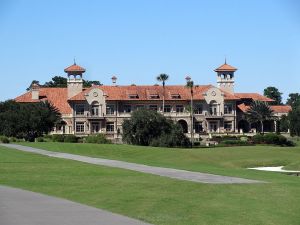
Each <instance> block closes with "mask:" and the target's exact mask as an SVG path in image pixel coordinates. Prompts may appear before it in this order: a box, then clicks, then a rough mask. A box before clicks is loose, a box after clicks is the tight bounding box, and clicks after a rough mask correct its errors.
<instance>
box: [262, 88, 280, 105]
mask: <svg viewBox="0 0 300 225" xmlns="http://www.w3.org/2000/svg"><path fill="white" fill-rule="evenodd" d="M281 95H282V93H281V92H280V91H279V90H278V89H277V88H276V87H267V88H265V89H264V96H266V97H268V98H271V99H273V100H274V102H272V103H271V104H272V105H282V97H281Z"/></svg>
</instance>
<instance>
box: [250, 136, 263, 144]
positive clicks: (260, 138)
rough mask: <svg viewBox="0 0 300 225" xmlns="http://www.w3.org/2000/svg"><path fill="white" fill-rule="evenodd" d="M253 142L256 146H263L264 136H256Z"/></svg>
mask: <svg viewBox="0 0 300 225" xmlns="http://www.w3.org/2000/svg"><path fill="white" fill-rule="evenodd" d="M252 141H253V143H254V144H262V143H264V136H263V135H261V134H256V135H254V136H253V137H252Z"/></svg>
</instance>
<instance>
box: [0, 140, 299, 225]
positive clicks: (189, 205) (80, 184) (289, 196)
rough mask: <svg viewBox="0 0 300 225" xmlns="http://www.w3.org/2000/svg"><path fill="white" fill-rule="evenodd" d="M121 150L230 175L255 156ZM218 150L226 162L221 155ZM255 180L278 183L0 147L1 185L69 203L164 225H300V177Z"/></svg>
mask: <svg viewBox="0 0 300 225" xmlns="http://www.w3.org/2000/svg"><path fill="white" fill-rule="evenodd" d="M59 145H61V146H64V147H66V146H72V145H68V144H58V146H59ZM78 146H79V145H78ZM87 146H88V145H87ZM87 146H85V147H84V148H86V147H87ZM92 147H93V146H92V145H91V146H90V148H92ZM114 147H115V148H116V149H117V148H122V146H121V147H120V146H119V147H116V146H114V145H111V146H109V147H108V148H114ZM123 147H124V148H126V149H127V150H126V151H127V154H129V153H130V152H131V151H132V152H131V153H130V154H129V155H127V156H126V157H128V158H130V155H132V156H134V155H135V157H133V158H136V159H139V160H141V161H143V160H145V161H147V158H149V161H150V162H151V163H154V161H155V158H156V157H157V158H160V157H162V158H165V161H163V162H168V164H169V165H175V164H176V165H178V166H182V167H186V166H188V161H191V163H192V164H193V166H192V167H191V168H194V169H201V168H209V166H208V165H209V163H212V165H213V166H212V168H215V167H216V168H217V167H218V166H219V167H220V168H221V167H223V170H224V171H227V170H229V171H231V170H234V169H235V170H237V171H244V170H241V169H238V168H237V167H238V166H239V165H244V163H243V161H244V160H246V159H247V155H249V154H250V152H248V151H250V150H245V156H244V155H243V151H242V150H243V149H240V150H236V151H241V152H240V153H239V154H238V152H235V150H232V149H230V148H229V149H223V151H224V152H223V154H221V153H220V152H219V151H221V149H215V150H216V151H215V150H205V152H204V153H203V154H204V155H202V154H201V153H202V152H201V151H202V150H191V151H190V152H185V150H174V152H173V153H174V154H175V155H177V156H181V157H182V158H181V159H179V160H175V157H174V158H173V159H169V161H168V160H167V159H166V158H167V155H165V154H167V153H165V152H164V151H163V150H160V149H154V150H153V151H154V152H153V153H152V154H151V153H150V152H147V151H149V150H150V149H147V150H146V149H144V150H138V149H139V148H133V150H131V151H130V147H131V146H123ZM106 149H107V148H106ZM106 151H107V153H106V154H112V153H109V151H113V150H112V149H111V150H106ZM140 151H141V152H140ZM166 151H170V152H169V153H168V154H169V155H170V153H172V150H166ZM188 151H189V150H188ZM198 151H200V153H198ZM214 151H215V152H214ZM227 151H228V153H226V154H225V152H227ZM257 151H263V152H264V153H263V154H262V156H263V155H266V154H267V152H265V151H269V153H270V155H271V153H272V151H273V150H270V149H267V150H264V149H263V148H262V149H254V152H253V153H254V154H258V153H257ZM121 152H122V151H121V150H119V151H118V152H117V153H114V154H116V155H121V156H118V157H124V156H122V154H121ZM213 153H215V154H217V155H219V157H221V156H223V157H224V158H218V157H216V156H214V155H213ZM232 153H235V154H232ZM275 153H276V155H278V157H279V156H280V154H281V155H282V156H283V157H287V156H285V154H284V151H283V150H278V152H275ZM123 154H125V153H123ZM155 154H158V155H159V156H160V157H159V156H154V155H155ZM227 154H228V155H227ZM230 154H232V156H231V157H229V155H230ZM290 154H292V155H294V157H296V156H297V154H298V153H297V152H296V151H294V150H292V151H291V152H290ZM143 155H144V156H143ZM115 157H116V156H115ZM185 157H187V159H185ZM195 157H196V159H195ZM205 157H208V158H207V159H204V158H205ZM290 157H291V158H292V156H290ZM252 160H254V159H253V157H252V158H251V162H252ZM172 161H175V163H171V162H172ZM181 161H184V163H180V162H181ZM195 161H196V162H199V163H201V162H206V163H207V167H205V166H204V167H201V166H200V167H197V166H196V165H197V163H196V162H195ZM215 161H216V162H215ZM163 162H161V163H163ZM222 162H223V163H222ZM237 165H238V166H237ZM229 173H231V172H229ZM239 173H242V172H239ZM250 175H251V176H257V177H260V178H264V179H265V180H269V181H272V182H271V183H267V184H242V185H241V184H231V185H212V184H201V183H193V182H187V181H178V180H174V179H168V178H164V177H159V176H154V175H147V174H143V173H137V172H132V171H127V170H121V169H115V168H108V167H102V166H96V165H89V164H85V163H80V162H75V161H71V160H63V159H56V158H51V157H46V156H41V155H37V154H30V153H24V152H20V151H16V150H12V149H7V148H5V147H1V146H0V184H4V185H8V186H13V187H19V188H23V189H26V190H31V191H36V192H40V193H45V194H49V195H53V196H58V197H62V198H66V199H70V200H73V201H77V202H80V203H83V204H87V205H91V206H95V207H99V208H102V209H106V210H109V211H112V212H116V213H120V214H123V215H127V216H129V217H133V218H137V219H142V220H145V221H148V222H150V223H153V224H158V225H231V224H232V225H233V224H234V225H236V224H239V225H261V224H264V225H282V224H284V225H290V224H291V225H293V224H295V225H298V224H299V221H300V213H299V210H300V204H299V201H300V192H299V190H300V178H299V177H294V176H287V175H281V174H276V173H268V172H260V171H250V172H248V173H247V176H250Z"/></svg>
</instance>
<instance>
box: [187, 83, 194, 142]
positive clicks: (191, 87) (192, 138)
mask: <svg viewBox="0 0 300 225" xmlns="http://www.w3.org/2000/svg"><path fill="white" fill-rule="evenodd" d="M186 87H187V88H189V89H190V93H191V102H190V107H191V110H190V119H191V144H192V146H193V144H194V106H193V100H194V99H193V98H194V90H193V89H194V81H192V80H190V79H188V80H187V82H186Z"/></svg>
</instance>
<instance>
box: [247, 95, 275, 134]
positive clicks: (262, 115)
mask: <svg viewBox="0 0 300 225" xmlns="http://www.w3.org/2000/svg"><path fill="white" fill-rule="evenodd" d="M273 114H274V111H273V110H272V109H271V108H270V106H269V105H268V104H267V103H266V102H261V101H254V102H252V103H251V105H250V108H249V109H248V110H247V112H246V117H247V119H248V121H249V122H250V123H257V122H259V123H260V125H261V132H262V133H264V121H267V120H271V119H273V117H274V116H273Z"/></svg>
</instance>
